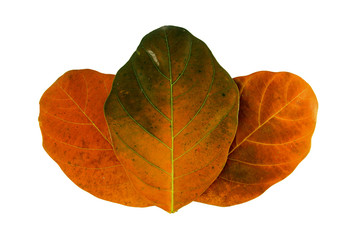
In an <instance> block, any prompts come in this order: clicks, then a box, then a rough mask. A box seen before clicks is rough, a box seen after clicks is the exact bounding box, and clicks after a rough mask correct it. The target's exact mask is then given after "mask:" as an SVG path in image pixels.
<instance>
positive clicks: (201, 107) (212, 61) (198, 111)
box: [174, 57, 215, 138]
mask: <svg viewBox="0 0 360 240" xmlns="http://www.w3.org/2000/svg"><path fill="white" fill-rule="evenodd" d="M211 63H212V67H213V74H212V80H211V83H210V86H209V89H208V91H207V93H206V96H205V99H204V101H203V103H202V104H201V106H200V108H199V109H198V110H197V112H196V113H195V115H194V116H193V117H192V118H191V119H190V121H189V122H188V123H187V124H186V125H185V126H184V127H183V128H182V129H181V130H180V131H179V132H177V133H176V134H175V136H174V138H176V137H177V136H178V135H179V134H180V133H181V132H182V131H183V130H184V129H185V128H186V127H187V126H189V124H190V123H191V122H192V121H193V120H194V119H195V117H196V116H197V115H198V114H199V113H200V111H201V109H203V107H204V105H205V103H206V101H207V99H208V97H209V95H210V92H211V89H212V86H213V83H214V78H215V66H214V59H213V57H211Z"/></svg>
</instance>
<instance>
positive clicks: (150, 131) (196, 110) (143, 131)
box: [105, 27, 239, 212]
mask: <svg viewBox="0 0 360 240" xmlns="http://www.w3.org/2000/svg"><path fill="white" fill-rule="evenodd" d="M238 104H239V99H238V90H237V87H236V84H235V83H234V81H233V80H232V79H231V78H230V76H229V75H228V74H227V73H226V71H225V70H224V69H222V68H221V67H220V65H219V64H218V63H217V62H216V60H215V58H214V57H213V55H212V54H211V52H210V50H209V49H208V48H207V46H206V45H205V44H204V43H203V42H201V41H200V40H199V39H197V38H195V37H194V36H192V35H191V34H190V33H189V32H188V31H186V30H185V29H182V28H177V27H163V28H160V29H157V30H155V31H153V32H151V33H150V34H148V35H147V36H145V37H144V39H143V40H142V41H141V43H140V46H139V47H138V49H137V51H136V52H135V53H134V55H133V56H132V57H131V59H130V60H129V61H128V62H127V63H126V64H125V66H123V67H122V68H121V69H120V70H119V72H118V73H117V75H116V77H115V80H114V84H113V88H112V91H111V93H110V95H109V98H108V100H107V101H106V104H105V115H106V119H107V122H108V124H109V129H110V132H111V135H112V139H113V143H114V150H115V154H116V155H117V157H118V158H119V159H122V161H123V164H124V166H125V168H126V169H127V171H128V173H129V177H130V179H131V181H132V182H133V183H134V186H135V188H136V189H137V190H138V192H140V193H141V194H143V195H144V196H145V197H146V198H148V199H150V200H151V201H152V202H154V203H155V205H157V206H159V207H161V208H163V209H164V210H166V211H168V212H174V211H176V210H177V209H179V208H180V207H182V206H184V205H186V204H188V203H190V202H191V201H193V200H194V199H195V198H196V197H198V196H199V195H200V194H201V193H202V192H204V191H205V190H206V189H207V188H208V186H210V184H211V183H212V182H213V181H214V180H215V179H216V177H217V176H218V175H219V173H220V172H221V170H222V168H223V166H224V164H225V162H226V158H227V153H228V151H229V147H230V144H231V142H232V140H233V138H234V135H235V131H236V126H237V111H238Z"/></svg>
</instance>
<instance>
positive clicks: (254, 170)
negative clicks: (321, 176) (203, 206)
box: [197, 71, 318, 206]
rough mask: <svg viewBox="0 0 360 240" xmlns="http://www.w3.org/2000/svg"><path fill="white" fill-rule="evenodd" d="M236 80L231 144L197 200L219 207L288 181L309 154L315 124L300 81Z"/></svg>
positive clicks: (310, 97) (290, 77) (287, 77)
mask: <svg viewBox="0 0 360 240" xmlns="http://www.w3.org/2000/svg"><path fill="white" fill-rule="evenodd" d="M235 81H236V83H237V84H238V86H239V89H240V95H241V104H240V110H239V125H238V129H237V132H236V136H235V140H234V142H233V144H232V146H231V149H230V153H229V157H228V161H227V163H226V166H225V168H224V170H223V171H222V172H221V174H220V176H219V177H218V179H217V180H216V181H215V182H214V183H213V184H212V185H211V186H210V187H209V189H207V190H206V192H205V193H204V194H202V195H201V196H200V197H199V198H198V199H197V201H200V202H203V203H208V204H213V205H218V206H229V205H234V204H239V203H242V202H245V201H248V200H251V199H253V198H255V197H257V196H259V195H261V194H262V193H263V192H264V191H265V190H266V189H267V188H269V187H270V186H271V185H273V184H275V183H277V182H278V181H280V180H282V179H284V178H285V177H286V176H288V175H289V174H290V173H291V172H292V171H293V170H294V169H295V168H296V166H297V165H298V164H299V163H300V162H301V160H303V159H304V158H305V156H306V155H307V154H308V152H309V150H310V145H311V137H312V134H313V132H314V129H315V123H316V115H317V108H318V104H317V100H316V96H315V94H314V92H313V91H312V89H311V87H310V86H309V85H308V84H307V83H306V82H305V81H304V80H303V79H301V78H300V77H298V76H296V75H294V74H291V73H286V72H279V73H273V72H265V71H263V72H257V73H254V74H251V75H249V76H246V77H239V78H235Z"/></svg>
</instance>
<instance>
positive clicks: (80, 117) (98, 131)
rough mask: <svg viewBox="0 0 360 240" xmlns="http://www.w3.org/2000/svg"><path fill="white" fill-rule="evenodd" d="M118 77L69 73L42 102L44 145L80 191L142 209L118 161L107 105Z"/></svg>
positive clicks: (90, 72)
mask: <svg viewBox="0 0 360 240" xmlns="http://www.w3.org/2000/svg"><path fill="white" fill-rule="evenodd" d="M113 79H114V75H111V74H101V73H99V72H96V71H93V70H89V69H85V70H73V71H69V72H66V73H65V74H64V75H63V76H61V77H60V78H59V79H58V80H57V81H56V82H55V83H54V84H53V85H52V86H51V87H50V88H49V89H47V90H46V92H45V93H44V94H43V96H42V97H41V100H40V115H39V123H40V128H41V132H42V136H43V146H44V149H45V150H46V151H47V153H48V154H49V155H50V156H51V158H53V159H54V160H55V161H56V163H57V164H58V165H59V166H60V167H61V169H62V170H63V171H64V173H65V174H66V175H67V176H68V177H69V178H70V179H71V180H72V181H73V182H74V183H75V184H76V185H78V186H79V187H80V188H82V189H84V190H85V191H87V192H89V193H91V194H93V195H95V196H97V197H99V198H102V199H105V200H108V201H112V202H117V203H120V204H124V205H128V206H136V207H146V206H149V205H151V202H150V201H148V200H147V199H145V198H143V197H142V196H141V195H140V194H138V193H137V192H136V191H135V190H134V188H133V186H132V184H131V182H130V181H129V179H128V177H127V175H126V172H125V170H124V168H123V166H122V164H121V163H120V162H119V161H118V160H117V158H116V156H115V154H114V152H113V146H112V142H111V138H110V135H109V130H108V126H107V124H106V121H105V117H104V110H103V106H104V103H105V100H106V98H107V96H108V94H109V92H110V89H111V84H112V82H113Z"/></svg>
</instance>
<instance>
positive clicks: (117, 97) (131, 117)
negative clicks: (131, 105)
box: [115, 94, 170, 149]
mask: <svg viewBox="0 0 360 240" xmlns="http://www.w3.org/2000/svg"><path fill="white" fill-rule="evenodd" d="M115 95H116V99H117V100H118V103H119V104H120V106H121V107H122V109H123V110H124V112H126V114H127V115H128V116H129V118H130V119H131V120H132V121H133V122H135V123H136V124H137V125H138V126H139V127H140V128H141V129H142V130H144V131H145V132H146V133H148V134H149V135H150V136H151V137H153V138H155V139H156V140H158V141H159V142H160V143H161V144H163V145H164V146H165V147H167V148H168V149H170V147H169V146H168V145H167V144H165V143H164V142H163V141H161V140H160V139H159V138H158V137H156V136H155V135H154V134H152V133H151V132H149V131H148V130H147V129H146V128H145V127H144V126H142V125H141V124H140V123H139V122H138V121H136V120H135V119H134V118H133V116H131V114H130V113H129V112H128V111H127V110H126V108H125V106H124V105H123V104H122V102H121V101H120V98H119V96H118V95H117V94H115Z"/></svg>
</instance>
